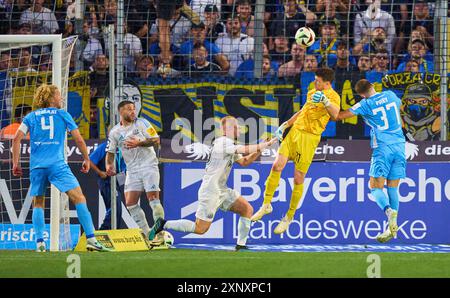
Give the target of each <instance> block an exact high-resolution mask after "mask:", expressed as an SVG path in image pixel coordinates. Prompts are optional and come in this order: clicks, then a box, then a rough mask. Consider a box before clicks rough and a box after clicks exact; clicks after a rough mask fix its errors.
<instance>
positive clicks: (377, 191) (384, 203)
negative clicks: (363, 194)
mask: <svg viewBox="0 0 450 298" xmlns="http://www.w3.org/2000/svg"><path fill="white" fill-rule="evenodd" d="M370 193H371V194H372V196H373V197H374V198H375V201H376V202H377V204H378V206H379V207H380V208H381V210H383V211H386V210H387V209H388V208H390V206H389V199H388V197H387V196H386V195H385V194H384V191H383V189H381V188H372V190H371V191H370Z"/></svg>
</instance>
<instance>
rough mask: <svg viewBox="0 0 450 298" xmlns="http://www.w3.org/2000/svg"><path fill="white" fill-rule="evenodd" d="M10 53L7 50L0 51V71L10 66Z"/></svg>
mask: <svg viewBox="0 0 450 298" xmlns="http://www.w3.org/2000/svg"><path fill="white" fill-rule="evenodd" d="M11 65H12V63H11V54H10V52H9V51H4V52H1V54H0V71H5V70H8V69H10V68H11Z"/></svg>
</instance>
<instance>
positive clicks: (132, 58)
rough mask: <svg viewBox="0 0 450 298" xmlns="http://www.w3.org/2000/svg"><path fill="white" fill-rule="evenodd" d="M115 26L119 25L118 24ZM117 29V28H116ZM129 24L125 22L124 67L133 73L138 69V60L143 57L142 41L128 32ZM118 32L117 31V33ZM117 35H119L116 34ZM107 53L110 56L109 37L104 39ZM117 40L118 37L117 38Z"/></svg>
mask: <svg viewBox="0 0 450 298" xmlns="http://www.w3.org/2000/svg"><path fill="white" fill-rule="evenodd" d="M114 25H117V24H116V23H115V24H114ZM115 27H116V26H115ZM127 27H128V26H127V22H126V21H125V22H124V28H123V29H124V30H123V31H124V34H125V36H124V38H123V52H124V57H123V58H124V66H125V71H126V72H133V71H134V70H135V69H136V59H137V58H138V57H139V56H140V55H142V44H141V40H140V39H139V38H138V37H137V36H136V35H134V34H131V33H129V32H127ZM116 32H117V31H116ZM116 34H117V33H116ZM104 40H105V48H106V53H107V54H108V55H109V50H110V49H109V41H108V38H107V36H105V38H104ZM116 40H117V37H116Z"/></svg>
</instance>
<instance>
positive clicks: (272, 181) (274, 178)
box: [264, 170, 281, 204]
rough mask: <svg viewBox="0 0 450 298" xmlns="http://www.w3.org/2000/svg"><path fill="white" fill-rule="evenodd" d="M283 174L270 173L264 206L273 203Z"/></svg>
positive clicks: (272, 171)
mask: <svg viewBox="0 0 450 298" xmlns="http://www.w3.org/2000/svg"><path fill="white" fill-rule="evenodd" d="M280 177H281V172H275V171H274V170H271V171H270V174H269V177H267V180H266V189H265V190H264V204H270V202H272V198H273V195H274V193H275V191H276V190H277V187H278V183H279V182H280Z"/></svg>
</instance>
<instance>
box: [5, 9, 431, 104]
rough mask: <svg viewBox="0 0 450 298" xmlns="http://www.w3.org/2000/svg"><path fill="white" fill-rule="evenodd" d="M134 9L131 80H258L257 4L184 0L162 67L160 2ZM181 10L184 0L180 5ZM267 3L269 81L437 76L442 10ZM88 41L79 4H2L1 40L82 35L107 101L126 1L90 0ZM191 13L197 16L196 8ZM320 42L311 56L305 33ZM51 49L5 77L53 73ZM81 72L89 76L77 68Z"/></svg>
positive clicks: (9, 56) (14, 65)
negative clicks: (113, 38) (323, 73)
mask: <svg viewBox="0 0 450 298" xmlns="http://www.w3.org/2000/svg"><path fill="white" fill-rule="evenodd" d="M163 1H166V0H142V1H130V0H125V7H124V11H125V14H124V15H125V20H124V23H125V26H124V28H123V29H124V32H125V35H124V37H123V40H124V71H125V77H126V78H134V79H138V78H139V79H144V80H145V79H148V78H152V77H155V78H156V77H160V78H171V77H180V76H189V77H195V78H202V77H205V76H210V75H211V73H213V74H215V75H218V76H230V77H236V78H253V75H254V74H253V73H254V67H255V63H254V61H253V58H254V54H255V53H254V50H255V37H256V36H255V34H256V33H255V32H256V28H255V23H256V20H255V0H190V1H189V0H184V3H182V2H181V4H179V5H177V6H176V7H175V8H176V9H175V10H174V11H173V13H172V14H171V18H170V21H169V25H170V27H169V31H170V56H169V60H168V61H163V59H161V41H160V40H159V38H160V35H159V34H158V32H159V31H160V28H159V23H160V21H161V19H160V18H158V15H157V7H156V5H157V3H160V2H163ZM175 2H178V3H180V1H175ZM373 2H375V1H374V0H307V1H303V0H266V1H265V3H266V4H265V7H264V13H263V16H264V21H263V25H264V26H263V28H262V32H263V45H262V49H263V63H262V66H261V67H262V74H263V77H264V78H275V77H280V78H297V77H299V76H300V73H301V72H303V71H314V70H315V69H316V68H318V67H321V66H328V67H330V68H333V69H334V70H335V72H336V73H337V74H338V75H339V74H340V73H346V72H365V73H367V72H378V73H383V74H386V73H390V72H396V71H412V72H433V69H434V67H433V65H434V64H433V54H432V53H433V34H434V28H433V26H434V25H433V12H434V5H435V4H434V2H433V1H426V0H381V5H380V6H378V5H374V3H373ZM85 3H86V10H85V13H84V21H83V25H82V32H77V33H76V31H77V30H76V22H75V2H74V0H55V1H50V0H0V34H53V33H61V34H63V36H71V35H78V36H79V38H80V39H81V40H82V50H81V51H78V52H77V51H74V56H73V57H72V60H71V70H72V71H75V66H76V63H75V60H76V59H80V60H81V61H82V65H83V69H84V70H88V71H90V81H91V101H92V102H93V103H96V98H98V97H103V96H105V95H106V94H105V92H107V91H106V90H107V82H108V65H109V62H108V57H109V51H110V49H109V47H108V40H107V35H106V34H105V33H104V29H105V27H106V26H108V25H110V24H115V25H116V24H117V19H118V15H117V9H118V5H117V1H116V0H86V1H85ZM189 7H190V8H189ZM303 26H308V27H310V28H312V29H313V30H314V32H315V33H316V41H315V42H314V44H313V45H312V46H311V47H309V48H307V49H305V48H302V47H300V46H298V45H297V44H296V43H295V40H294V35H295V32H296V31H297V29H299V28H300V27H303ZM50 50H51V49H49V48H45V47H41V48H39V50H38V51H39V53H36V52H34V51H35V48H34V47H31V48H22V49H21V50H18V51H4V52H2V53H1V57H0V71H3V70H5V69H9V70H10V71H11V70H15V71H42V70H47V69H51V63H52V61H51V55H49V54H48V53H46V51H50ZM77 70H79V69H77Z"/></svg>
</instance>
